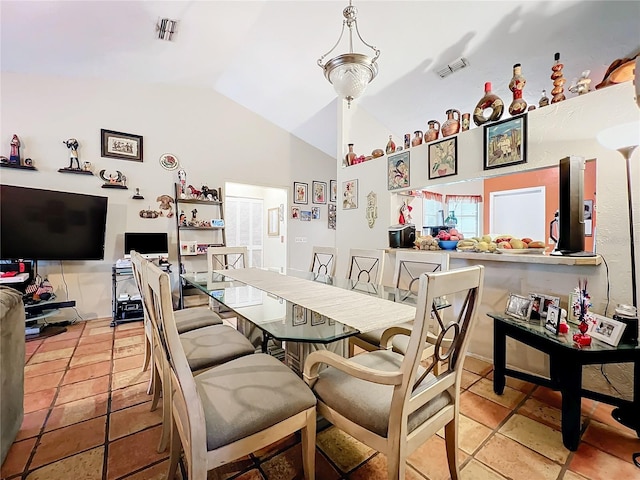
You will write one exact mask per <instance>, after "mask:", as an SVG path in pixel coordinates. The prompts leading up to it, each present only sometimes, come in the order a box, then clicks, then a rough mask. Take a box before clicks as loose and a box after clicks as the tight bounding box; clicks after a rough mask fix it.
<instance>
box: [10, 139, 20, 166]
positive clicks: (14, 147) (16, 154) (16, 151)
mask: <svg viewBox="0 0 640 480" xmlns="http://www.w3.org/2000/svg"><path fill="white" fill-rule="evenodd" d="M9 165H20V139H19V138H18V135H16V134H14V135H13V137H12V138H11V153H10V154H9Z"/></svg>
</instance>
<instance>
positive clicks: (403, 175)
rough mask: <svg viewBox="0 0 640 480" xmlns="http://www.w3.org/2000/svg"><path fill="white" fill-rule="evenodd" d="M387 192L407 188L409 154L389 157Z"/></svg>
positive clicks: (406, 152) (404, 153)
mask: <svg viewBox="0 0 640 480" xmlns="http://www.w3.org/2000/svg"><path fill="white" fill-rule="evenodd" d="M388 179H389V181H388V186H387V189H388V190H396V189H398V188H406V187H408V186H409V183H410V182H409V152H408V151H405V152H402V153H398V154H396V155H389V159H388Z"/></svg>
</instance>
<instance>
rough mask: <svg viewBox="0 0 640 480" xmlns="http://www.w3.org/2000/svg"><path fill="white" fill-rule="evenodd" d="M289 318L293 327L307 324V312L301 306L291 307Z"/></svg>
mask: <svg viewBox="0 0 640 480" xmlns="http://www.w3.org/2000/svg"><path fill="white" fill-rule="evenodd" d="M291 317H292V318H293V326H294V327H297V326H298V325H304V324H306V323H307V310H306V309H305V308H304V307H303V306H301V305H292V313H291Z"/></svg>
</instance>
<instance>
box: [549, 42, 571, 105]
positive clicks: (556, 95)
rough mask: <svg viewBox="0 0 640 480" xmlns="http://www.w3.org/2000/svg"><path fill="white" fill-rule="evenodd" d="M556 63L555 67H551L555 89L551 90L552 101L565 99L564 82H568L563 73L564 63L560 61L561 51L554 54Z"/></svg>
mask: <svg viewBox="0 0 640 480" xmlns="http://www.w3.org/2000/svg"><path fill="white" fill-rule="evenodd" d="M554 60H555V63H554V64H553V67H551V71H552V73H551V80H553V90H551V95H552V98H551V103H558V102H561V101H563V100H564V99H565V98H566V97H565V96H564V84H565V83H566V81H567V80H566V79H565V78H564V75H563V73H562V69H563V68H564V65H563V64H562V63H560V53H556V54H555V55H554Z"/></svg>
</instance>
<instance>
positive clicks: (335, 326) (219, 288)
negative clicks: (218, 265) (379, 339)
mask: <svg viewBox="0 0 640 480" xmlns="http://www.w3.org/2000/svg"><path fill="white" fill-rule="evenodd" d="M229 273H230V274H233V271H230V272H229ZM280 273H284V272H280ZM286 275H288V276H293V277H296V278H301V279H305V280H310V281H313V282H319V283H323V284H326V285H331V286H333V287H336V288H341V289H345V290H351V291H354V292H358V293H361V294H363V295H368V296H372V297H377V298H380V299H384V300H389V301H391V302H394V301H396V299H398V300H399V301H400V302H401V303H403V304H405V305H413V306H415V296H414V295H410V294H409V293H408V292H403V291H400V290H398V289H394V288H390V287H385V286H381V285H374V284H370V283H365V282H357V281H353V280H348V279H345V278H338V277H331V276H328V275H318V274H314V273H312V272H306V271H300V270H294V269H289V270H287V271H286ZM180 277H181V278H182V279H183V280H184V281H185V282H186V283H187V284H189V285H190V286H193V287H195V288H196V289H198V290H200V291H201V292H203V293H205V294H207V295H209V296H210V297H211V298H213V299H215V300H216V301H217V302H219V303H220V304H222V305H224V306H225V307H227V308H229V309H231V310H233V311H234V312H236V313H237V314H238V315H239V316H241V317H242V318H244V319H246V320H248V321H249V322H251V323H252V324H254V325H256V326H257V327H258V328H259V329H260V330H262V331H264V332H266V333H267V334H268V335H269V336H271V337H273V338H275V339H276V340H284V341H287V340H288V341H297V342H309V343H331V342H335V341H337V340H341V339H344V338H347V337H350V336H352V335H355V334H357V333H359V330H358V329H356V328H353V327H350V326H348V325H345V324H344V323H341V322H339V321H337V320H336V319H334V318H331V317H328V316H325V315H321V314H319V313H318V312H316V311H314V310H312V309H309V308H304V307H302V306H301V305H298V304H296V303H294V302H291V301H288V300H286V299H284V298H282V297H279V296H278V295H275V294H273V293H269V292H267V291H265V290H262V289H260V288H257V287H254V286H251V285H247V284H245V283H243V282H240V281H238V280H235V279H233V278H231V277H229V276H227V275H225V274H224V273H221V272H215V271H214V272H211V273H208V272H191V273H183V274H181V275H180Z"/></svg>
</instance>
